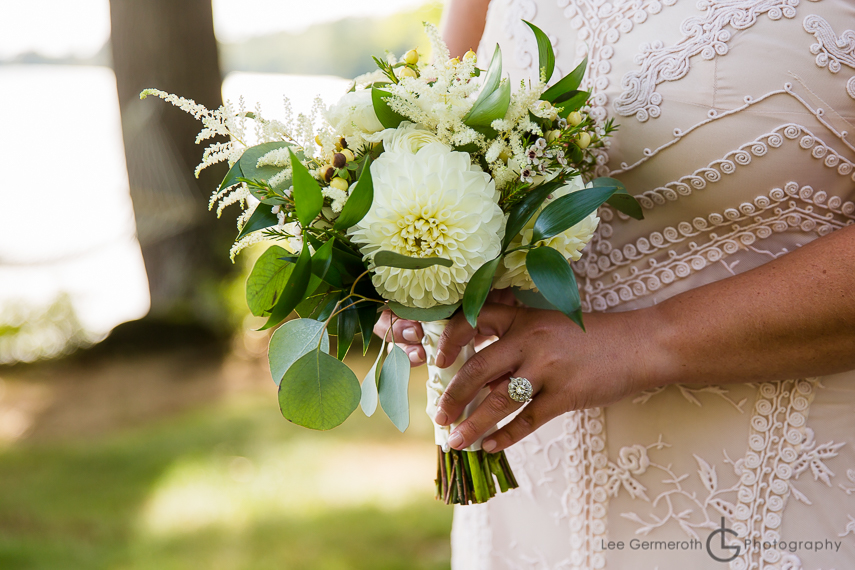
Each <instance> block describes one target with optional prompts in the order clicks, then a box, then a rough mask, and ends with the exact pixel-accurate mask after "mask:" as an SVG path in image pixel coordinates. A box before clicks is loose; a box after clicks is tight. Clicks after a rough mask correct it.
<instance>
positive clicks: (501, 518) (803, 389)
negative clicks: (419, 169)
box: [452, 0, 855, 570]
mask: <svg viewBox="0 0 855 570" xmlns="http://www.w3.org/2000/svg"><path fill="white" fill-rule="evenodd" d="M521 19H526V20H529V21H531V22H533V23H534V24H536V25H537V26H539V27H540V28H541V29H543V30H544V31H545V32H546V33H547V34H548V35H549V37H550V38H551V39H552V41H553V44H554V47H555V51H556V60H557V68H558V69H557V71H556V76H558V75H559V73H562V74H563V73H567V72H568V71H570V70H571V69H572V68H573V67H574V66H575V65H576V64H577V63H578V62H579V61H581V60H582V58H583V57H584V55H585V54H587V55H588V56H589V58H590V60H589V65H588V71H587V76H586V78H585V82H584V84H583V87H585V88H587V89H589V90H590V91H591V92H592V93H593V108H592V113H593V114H594V115H595V116H597V117H599V118H607V117H612V118H614V119H615V121H616V122H617V123H619V124H620V130H619V131H618V132H617V133H616V135H615V136H614V138H613V142H612V145H611V148H609V149H608V152H607V153H603V154H602V156H601V157H600V158H601V159H602V161H601V166H600V169H599V175H602V176H606V175H608V176H614V177H616V178H619V179H620V180H622V181H623V182H624V183H625V184H626V186H627V188H628V189H629V190H630V192H632V193H633V194H635V195H636V196H637V197H638V198H639V200H640V201H641V203H642V205H643V207H644V209H645V220H644V221H642V222H637V221H633V220H627V219H625V218H623V217H622V216H621V215H618V214H614V213H613V212H612V211H611V210H605V211H601V214H600V217H601V220H602V222H601V225H600V228H599V232H598V235H597V236H596V237H595V238H594V240H593V241H592V242H591V244H589V246H588V248H587V253H586V255H585V256H584V257H583V259H582V260H581V261H580V262H578V263H576V264H575V267H576V270H577V272H578V274H579V276H580V287H581V288H582V289H583V295H584V297H583V298H584V304H585V305H584V306H585V310H588V311H622V310H630V309H636V308H640V307H646V306H649V305H651V304H654V303H656V302H658V301H661V300H663V299H665V298H667V297H670V296H672V295H675V294H677V293H680V292H681V291H685V290H687V289H690V288H693V287H697V286H699V285H702V284H705V283H709V282H712V281H715V280H718V279H722V278H725V277H728V276H730V275H733V274H737V273H740V272H744V271H746V270H748V269H751V268H753V267H756V266H758V265H760V264H762V263H765V262H767V261H768V260H770V259H773V258H775V257H777V256H779V255H782V254H784V253H786V252H788V251H792V250H793V249H795V248H798V247H799V246H800V245H803V244H805V243H807V242H809V241H811V240H813V239H816V238H817V237H819V236H822V235H825V234H828V233H829V232H832V231H834V230H836V229H838V228H841V227H843V226H845V225H847V224H851V223H853V221H855V204H853V202H852V200H853V199H854V198H855V176H853V175H855V164H853V161H855V146H853V144H855V126H853V123H855V31H853V30H855V2H853V1H852V0H610V1H607V0H542V1H537V2H536V1H534V0H494V1H493V2H492V4H491V6H490V10H489V15H488V19H487V27H486V30H485V33H484V38H483V40H482V43H481V51H480V53H479V57H480V59H481V61H485V60H486V59H487V58H488V56H489V52H491V51H492V46H493V45H495V44H496V43H497V42H498V43H499V44H500V45H501V46H502V48H503V54H504V56H505V68H506V70H507V71H510V73H511V77H512V78H513V79H514V80H516V81H518V80H519V79H521V78H524V77H529V76H530V74H531V73H532V72H533V67H535V66H536V64H537V63H536V62H537V47H536V45H535V42H534V38H533V35H532V34H531V32H530V31H528V29H527V28H526V27H525V26H524V24H522V22H521V21H520V20H521ZM850 133H853V134H850ZM853 294H855V292H853ZM746 318H748V317H747V316H746ZM853 444H855V371H853V372H850V373H845V374H839V375H836V376H828V377H823V378H798V379H792V380H788V381H785V382H771V383H765V384H760V385H757V384H750V385H744V384H726V385H722V386H708V387H699V386H692V385H683V386H672V387H668V388H665V389H662V390H652V391H649V392H645V393H642V394H638V395H636V396H634V397H631V398H628V399H627V400H625V401H622V402H620V403H618V404H616V405H614V406H611V407H609V408H607V409H592V410H585V411H579V412H572V413H568V414H566V415H564V416H563V417H560V418H557V419H555V420H553V421H552V422H551V423H549V424H548V425H546V426H544V427H543V428H541V429H540V430H538V431H537V432H536V433H535V434H533V435H532V436H530V437H528V438H527V439H525V440H524V441H522V442H520V443H519V444H517V445H515V446H513V447H512V448H510V449H509V450H508V456H509V458H510V461H511V463H512V464H513V466H514V469H515V473H516V475H517V479H518V480H519V483H520V488H519V489H517V490H515V491H512V492H510V493H506V494H504V495H501V496H499V497H497V498H495V499H493V500H491V501H490V502H489V503H487V504H485V505H478V506H466V507H457V508H456V510H455V519H454V530H453V533H452V547H453V562H452V564H453V567H454V568H455V570H481V569H491V570H492V569H499V568H501V569H505V568H508V569H549V570H554V569H572V568H616V569H621V570H624V569H632V570H654V569H657V568H658V569H659V570H676V569H680V570H684V569H688V568H692V569H713V568H715V569H718V568H727V567H730V568H740V569H741V568H746V569H772V568H776V569H790V570H796V569H801V568H804V569H805V570H817V569H822V570H831V569H837V570H844V569H851V568H855V448H853ZM722 517H724V519H725V524H726V526H727V527H728V528H729V529H733V531H734V532H737V533H739V536H740V537H741V538H742V539H744V537H750V539H751V540H752V541H754V540H756V541H757V543H758V544H756V545H752V548H746V547H745V546H744V542H743V543H742V544H743V546H742V548H741V550H740V552H739V555H738V557H737V558H736V559H734V560H733V561H731V562H730V563H729V565H728V564H727V563H721V562H717V561H716V560H714V559H713V558H712V557H711V556H709V554H708V553H707V552H706V547H705V544H706V540H707V538H708V536H709V535H710V533H711V532H713V531H715V530H716V529H717V528H719V527H720V525H721V519H722ZM693 538H697V539H698V540H699V542H700V543H703V546H702V547H701V548H697V546H693V547H692V548H690V549H689V546H690V545H692V544H693V543H691V542H690V541H691V539H693ZM727 538H728V540H731V536H730V535H727ZM633 539H639V540H647V541H666V543H665V550H662V549H659V550H641V549H633V548H632V547H631V544H630V541H631V540H633ZM720 539H721V537H720V536H716V537H715V539H714V543H713V544H714V545H715V544H718V542H719V541H720ZM764 540H765V541H767V542H770V543H774V542H775V541H777V542H778V544H777V545H775V546H770V547H767V548H764V545H763V544H762V541H764ZM604 541H605V542H604ZM608 541H612V542H614V543H617V542H618V541H622V542H623V543H624V549H623V550H618V549H617V547H616V545H615V548H614V549H611V550H609V549H607V548H605V549H604V546H606V547H608ZM667 541H674V542H675V543H677V542H679V541H682V542H683V545H682V547H681V545H676V546H675V547H674V549H672V550H668V549H667ZM782 541H783V544H781V542H782ZM798 541H801V544H798ZM805 541H819V542H821V543H822V544H823V548H822V549H818V543H813V544H811V545H810V547H809V548H808V547H806V545H805ZM829 542H831V543H836V544H839V547H837V550H835V545H834V544H831V545H830V546H829ZM793 543H797V544H793ZM634 544H636V546H637V547H640V544H639V543H634ZM660 546H661V545H660ZM782 546H783V548H782ZM684 547H685V548H684ZM734 552H735V551H734V550H722V549H721V548H718V549H717V550H716V555H717V556H719V557H721V558H723V557H727V556H728V555H732V554H733V553H734Z"/></svg>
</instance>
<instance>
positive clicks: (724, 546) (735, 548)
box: [707, 517, 742, 562]
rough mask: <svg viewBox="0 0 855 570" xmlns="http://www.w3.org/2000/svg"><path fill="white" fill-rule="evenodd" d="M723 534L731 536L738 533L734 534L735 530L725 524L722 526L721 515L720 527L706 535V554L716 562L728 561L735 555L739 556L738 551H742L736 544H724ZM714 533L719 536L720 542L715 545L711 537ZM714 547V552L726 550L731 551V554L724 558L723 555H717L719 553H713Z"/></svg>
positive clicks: (722, 518)
mask: <svg viewBox="0 0 855 570" xmlns="http://www.w3.org/2000/svg"><path fill="white" fill-rule="evenodd" d="M725 534H732V535H733V536H739V535H738V534H736V531H735V530H733V529H730V528H727V527H726V526H724V517H721V528H719V529H717V530H714V531H712V532H711V533H710V535H709V536H708V537H707V554H709V555H710V558H712V559H713V560H715V561H717V562H730V561H731V560H734V559H735V558H736V557H737V556H739V553H740V552H742V548H741V547H740V546H739V545H738V544H730V545H728V544H725V541H724V538H725V537H724V535H725ZM716 535H719V537H720V538H719V541H720V542H719V544H718V545H717V546H714V545H713V539H714V538H715V536H716ZM714 548H715V550H716V552H718V553H719V554H721V553H723V552H727V551H732V552H733V554H732V555H730V557H727V558H724V557H723V556H719V555H717V554H715V553H713V549H714Z"/></svg>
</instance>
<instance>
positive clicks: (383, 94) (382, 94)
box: [371, 87, 407, 129]
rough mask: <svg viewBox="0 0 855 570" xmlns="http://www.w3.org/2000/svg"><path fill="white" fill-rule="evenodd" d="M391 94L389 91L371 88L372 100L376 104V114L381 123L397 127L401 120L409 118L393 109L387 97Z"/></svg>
mask: <svg viewBox="0 0 855 570" xmlns="http://www.w3.org/2000/svg"><path fill="white" fill-rule="evenodd" d="M391 96H392V94H391V93H389V92H388V91H384V90H383V89H377V88H376V87H372V88H371V102H372V103H373V104H374V114H375V115H377V119H378V120H379V121H380V124H381V125H383V127H385V128H387V129H397V128H398V125H400V124H401V121H406V120H407V118H406V117H404V116H403V115H400V114H398V113H396V112H395V111H393V110H392V107H390V106H389V103H387V102H386V98H387V97H391Z"/></svg>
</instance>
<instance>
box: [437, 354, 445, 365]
mask: <svg viewBox="0 0 855 570" xmlns="http://www.w3.org/2000/svg"><path fill="white" fill-rule="evenodd" d="M436 366H437V368H445V355H444V354H443V353H441V352H440V353H438V354H437V355H436Z"/></svg>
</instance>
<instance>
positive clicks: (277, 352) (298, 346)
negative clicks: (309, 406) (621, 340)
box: [267, 319, 330, 386]
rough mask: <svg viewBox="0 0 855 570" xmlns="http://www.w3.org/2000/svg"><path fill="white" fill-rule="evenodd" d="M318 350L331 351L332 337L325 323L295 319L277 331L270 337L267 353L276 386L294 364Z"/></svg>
mask: <svg viewBox="0 0 855 570" xmlns="http://www.w3.org/2000/svg"><path fill="white" fill-rule="evenodd" d="M318 348H320V349H321V350H322V351H324V352H329V350H330V337H329V334H327V330H326V327H325V326H324V324H323V323H320V322H318V321H316V320H313V319H295V320H293V321H288V322H287V323H285V324H283V325H282V326H281V327H279V328H278V329H276V331H275V332H274V333H273V335H272V336H271V337H270V346H269V348H268V351H267V358H268V360H269V362H270V375H271V376H273V381H274V382H275V383H276V385H277V386H278V385H279V383H280V382H281V381H282V377H283V376H285V372H287V371H288V368H290V367H291V365H292V364H294V363H295V362H297V360H299V359H300V358H301V357H302V356H303V355H304V354H307V353H309V352H311V351H313V350H317V349H318Z"/></svg>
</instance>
